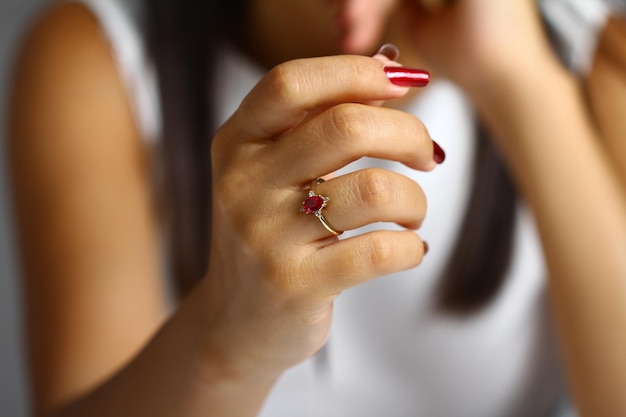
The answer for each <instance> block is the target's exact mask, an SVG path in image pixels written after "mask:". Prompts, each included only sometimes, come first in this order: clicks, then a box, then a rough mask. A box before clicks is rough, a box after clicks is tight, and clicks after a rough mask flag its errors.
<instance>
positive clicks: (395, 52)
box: [374, 43, 400, 61]
mask: <svg viewBox="0 0 626 417" xmlns="http://www.w3.org/2000/svg"><path fill="white" fill-rule="evenodd" d="M374 55H384V56H386V57H387V58H388V59H389V60H390V61H397V60H398V58H399V57H400V50H399V49H398V47H397V46H396V45H394V44H393V43H386V44H384V45H383V46H381V47H380V48H379V49H378V51H377V52H376V53H375V54H374Z"/></svg>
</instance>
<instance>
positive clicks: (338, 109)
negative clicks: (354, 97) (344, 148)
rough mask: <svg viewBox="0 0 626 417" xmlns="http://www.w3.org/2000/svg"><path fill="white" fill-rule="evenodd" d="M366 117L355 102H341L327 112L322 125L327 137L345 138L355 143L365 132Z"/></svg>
mask: <svg viewBox="0 0 626 417" xmlns="http://www.w3.org/2000/svg"><path fill="white" fill-rule="evenodd" d="M364 124H365V119H364V117H363V114H362V112H361V111H360V108H359V107H357V106H356V105H354V104H339V105H336V106H334V107H332V108H330V109H329V110H328V111H327V112H326V117H325V118H324V124H323V126H322V129H323V133H324V136H325V137H328V138H330V139H331V140H337V139H340V140H344V141H350V143H353V139H354V138H359V137H360V136H361V135H360V133H361V132H363V130H364V129H363V128H364Z"/></svg>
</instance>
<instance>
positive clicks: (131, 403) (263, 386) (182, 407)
mask: <svg viewBox="0 0 626 417" xmlns="http://www.w3.org/2000/svg"><path fill="white" fill-rule="evenodd" d="M196 296H197V294H193V292H192V294H191V295H190V297H189V298H188V299H187V300H185V302H184V303H183V304H182V305H181V307H180V308H179V310H178V311H177V312H176V313H175V314H174V315H173V316H172V318H171V319H170V320H169V321H168V322H167V323H166V324H165V325H164V326H163V328H162V329H161V330H160V331H159V332H158V333H157V334H156V335H155V337H154V338H153V339H152V340H151V341H150V343H148V345H147V346H146V347H145V349H143V350H142V352H141V353H140V354H139V355H137V357H136V358H134V359H133V360H132V361H131V362H130V363H129V364H128V365H127V366H125V367H124V368H123V369H122V370H121V371H120V372H118V373H117V374H116V375H114V376H113V377H112V378H111V379H110V380H108V381H107V382H105V383H104V384H103V385H101V386H99V387H97V388H96V389H94V390H93V391H92V392H91V393H89V394H87V395H85V396H83V397H82V398H80V399H78V400H76V401H74V402H72V403H71V404H69V405H67V406H66V407H64V408H63V409H61V410H59V411H57V412H56V413H53V414H52V416H54V417H74V416H81V417H85V416H102V417H105V416H115V417H123V416H154V417H158V416H164V417H165V416H167V417H170V416H180V417H193V416H203V417H207V416H242V417H243V416H255V415H256V414H257V413H258V410H259V408H260V407H261V405H262V403H263V401H264V399H265V397H266V396H267V394H268V392H269V390H270V389H271V387H272V385H273V383H274V382H275V379H276V378H277V376H278V375H267V374H263V373H258V374H256V373H239V372H235V371H233V369H230V368H227V367H225V366H223V364H221V363H220V359H219V358H216V357H211V355H210V354H209V353H207V352H208V351H209V350H210V349H207V346H206V345H205V342H204V340H205V339H204V338H202V337H200V336H199V334H201V332H199V331H198V330H199V329H198V328H197V320H196V318H195V315H196V314H197V311H194V310H196V309H197V308H198V306H201V305H202V304H201V303H198V301H201V300H199V299H198V300H194V298H195V297H196Z"/></svg>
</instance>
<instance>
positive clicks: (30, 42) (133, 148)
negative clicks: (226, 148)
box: [10, 5, 275, 416]
mask: <svg viewBox="0 0 626 417" xmlns="http://www.w3.org/2000/svg"><path fill="white" fill-rule="evenodd" d="M10 155H11V161H10V162H11V168H12V171H11V172H12V179H13V189H14V191H15V202H16V214H17V218H18V221H19V224H18V232H19V240H20V249H21V250H20V253H21V261H22V262H21V264H22V267H23V268H22V272H23V277H24V282H25V287H24V291H25V294H24V295H25V304H26V315H27V325H28V329H27V330H28V332H27V336H28V340H29V343H28V346H29V358H30V360H29V364H30V372H31V380H32V383H33V388H34V392H33V399H34V402H35V404H34V411H35V413H36V415H49V414H50V413H51V412H52V411H53V410H56V411H57V412H58V414H56V413H55V415H59V416H74V415H76V416H100V415H102V416H139V415H146V416H148V415H150V416H159V415H163V416H173V415H177V416H194V415H207V414H206V413H204V412H202V410H210V411H211V414H209V415H242V416H243V415H254V414H256V410H258V408H259V406H260V404H261V403H262V401H263V399H264V397H265V395H266V394H267V392H268V390H269V389H270V387H271V386H272V383H273V381H274V379H273V378H275V375H270V376H267V377H266V375H265V374H263V376H257V375H254V376H250V375H246V376H245V377H242V376H240V375H226V374H225V373H221V372H220V368H219V367H216V366H214V364H213V363H209V362H210V355H207V354H206V353H205V350H204V349H203V348H204V344H203V343H200V341H199V339H200V338H199V336H198V335H199V334H202V332H203V329H200V328H199V325H198V324H197V321H198V319H197V317H198V312H197V311H193V309H194V307H193V306H195V305H200V306H201V305H204V303H205V301H204V300H198V299H199V298H200V297H199V296H198V295H195V296H190V297H189V299H188V300H186V301H185V302H184V303H183V304H182V305H181V307H179V308H177V309H176V311H175V313H174V314H173V315H172V316H171V317H170V318H169V319H168V318H167V313H166V311H167V306H166V295H165V290H164V282H163V273H162V271H161V270H160V265H162V264H163V262H162V260H161V258H160V257H161V247H160V231H159V227H158V225H157V224H158V222H157V214H156V213H155V208H154V202H153V196H152V195H151V191H150V190H151V189H152V187H151V186H150V181H151V178H150V169H149V165H148V164H149V160H148V158H149V157H148V154H147V147H146V145H145V143H143V139H142V138H141V137H140V136H139V135H138V133H137V131H136V127H135V124H134V121H133V115H132V112H131V109H130V107H129V103H128V99H127V97H126V92H125V89H124V86H123V84H122V82H121V80H120V78H119V76H118V72H117V68H116V66H115V64H114V61H113V59H112V56H111V55H110V52H109V50H108V47H107V43H106V39H105V38H104V37H103V36H102V34H101V32H100V30H99V28H98V25H97V23H96V22H95V20H94V19H93V18H92V16H91V15H90V14H89V13H88V12H86V11H85V10H84V9H83V8H82V7H81V6H77V5H63V6H59V7H56V8H54V9H52V11H50V12H49V13H48V14H47V15H46V16H45V17H44V18H43V20H41V21H40V22H39V23H38V24H37V25H36V27H35V29H34V30H33V31H32V33H31V35H30V36H29V38H28V39H27V40H26V43H25V45H24V48H23V53H22V56H21V59H20V62H19V65H18V67H17V69H16V81H15V87H14V92H13V108H12V117H11V142H10ZM201 347H202V348H201ZM207 404H211V406H210V407H209V406H207Z"/></svg>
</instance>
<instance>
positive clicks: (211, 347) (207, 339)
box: [177, 279, 284, 391]
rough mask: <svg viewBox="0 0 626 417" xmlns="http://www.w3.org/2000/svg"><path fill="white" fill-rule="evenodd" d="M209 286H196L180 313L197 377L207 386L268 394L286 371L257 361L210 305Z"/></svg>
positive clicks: (211, 304) (234, 330)
mask: <svg viewBox="0 0 626 417" xmlns="http://www.w3.org/2000/svg"><path fill="white" fill-rule="evenodd" d="M206 282H207V280H206V279H204V280H203V281H201V282H200V283H199V284H198V285H196V287H195V288H194V289H193V290H192V291H191V292H190V293H189V294H188V296H187V297H186V298H185V299H184V300H183V302H182V303H181V306H180V308H179V310H178V312H177V315H178V316H179V319H180V320H181V321H183V322H185V323H186V324H185V328H186V329H187V340H189V350H190V352H189V353H190V355H193V357H194V358H196V360H195V362H196V364H197V368H196V370H197V372H198V375H199V376H200V377H201V378H202V380H204V381H205V382H206V383H208V384H219V385H221V386H232V387H235V386H241V387H248V389H247V391H248V390H249V389H250V387H254V389H255V390H261V391H264V390H267V391H269V389H271V387H272V385H273V384H274V383H275V382H276V380H277V379H278V377H279V376H280V375H281V373H282V371H283V370H284V369H281V368H279V367H272V366H268V364H266V363H263V362H262V361H258V360H256V359H255V357H254V356H255V355H254V348H255V347H254V346H252V344H251V343H246V339H245V338H244V337H241V336H238V334H239V333H240V331H241V330H240V329H236V328H234V327H235V326H233V325H229V324H228V322H227V320H226V318H224V317H221V314H220V313H219V312H217V311H216V310H217V309H216V308H214V307H215V306H216V305H217V304H218V303H212V302H210V301H208V299H207V296H206V292H207V288H206V287H207V285H206Z"/></svg>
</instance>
